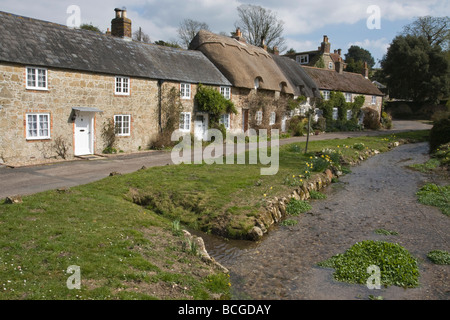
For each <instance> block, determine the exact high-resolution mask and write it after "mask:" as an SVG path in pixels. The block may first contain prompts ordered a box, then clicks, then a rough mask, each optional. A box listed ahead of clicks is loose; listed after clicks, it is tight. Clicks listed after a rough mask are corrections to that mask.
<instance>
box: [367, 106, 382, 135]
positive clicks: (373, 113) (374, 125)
mask: <svg viewBox="0 0 450 320" xmlns="http://www.w3.org/2000/svg"><path fill="white" fill-rule="evenodd" d="M363 123H364V128H366V129H371V130H378V129H380V127H381V124H380V114H379V113H378V111H377V110H374V109H372V108H364V120H363Z"/></svg>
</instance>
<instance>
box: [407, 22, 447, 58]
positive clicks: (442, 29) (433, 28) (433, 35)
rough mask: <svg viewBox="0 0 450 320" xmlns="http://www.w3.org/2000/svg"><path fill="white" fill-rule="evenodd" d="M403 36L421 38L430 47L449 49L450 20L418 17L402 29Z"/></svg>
mask: <svg viewBox="0 0 450 320" xmlns="http://www.w3.org/2000/svg"><path fill="white" fill-rule="evenodd" d="M403 35H412V36H423V37H425V38H426V39H427V41H428V43H429V44H430V45H432V46H433V45H438V46H441V48H442V49H443V50H445V49H450V48H449V47H450V18H449V17H431V16H425V17H419V18H417V19H416V20H415V21H414V22H412V23H410V24H408V25H406V26H405V27H404V28H403Z"/></svg>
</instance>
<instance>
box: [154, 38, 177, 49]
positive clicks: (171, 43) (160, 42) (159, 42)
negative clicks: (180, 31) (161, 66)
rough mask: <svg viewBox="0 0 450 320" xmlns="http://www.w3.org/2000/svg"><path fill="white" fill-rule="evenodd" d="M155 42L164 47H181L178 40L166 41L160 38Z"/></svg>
mask: <svg viewBox="0 0 450 320" xmlns="http://www.w3.org/2000/svg"><path fill="white" fill-rule="evenodd" d="M155 44H157V45H158V46H163V47H172V48H181V47H180V45H179V44H178V43H176V42H166V41H163V40H158V41H155Z"/></svg>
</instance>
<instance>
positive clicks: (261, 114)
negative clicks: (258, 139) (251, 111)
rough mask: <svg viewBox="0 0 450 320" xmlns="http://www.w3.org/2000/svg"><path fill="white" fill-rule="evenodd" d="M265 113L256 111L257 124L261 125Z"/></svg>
mask: <svg viewBox="0 0 450 320" xmlns="http://www.w3.org/2000/svg"><path fill="white" fill-rule="evenodd" d="M262 118H263V113H262V111H256V124H257V125H260V124H261V123H262Z"/></svg>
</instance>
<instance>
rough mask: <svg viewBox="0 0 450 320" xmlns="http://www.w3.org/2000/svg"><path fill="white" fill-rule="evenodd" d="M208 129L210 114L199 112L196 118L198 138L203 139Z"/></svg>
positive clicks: (195, 126) (195, 132)
mask: <svg viewBox="0 0 450 320" xmlns="http://www.w3.org/2000/svg"><path fill="white" fill-rule="evenodd" d="M206 130H208V115H207V114H197V115H196V116H195V120H194V135H195V138H196V139H198V140H203V139H204V138H205V135H206Z"/></svg>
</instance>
